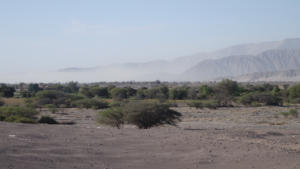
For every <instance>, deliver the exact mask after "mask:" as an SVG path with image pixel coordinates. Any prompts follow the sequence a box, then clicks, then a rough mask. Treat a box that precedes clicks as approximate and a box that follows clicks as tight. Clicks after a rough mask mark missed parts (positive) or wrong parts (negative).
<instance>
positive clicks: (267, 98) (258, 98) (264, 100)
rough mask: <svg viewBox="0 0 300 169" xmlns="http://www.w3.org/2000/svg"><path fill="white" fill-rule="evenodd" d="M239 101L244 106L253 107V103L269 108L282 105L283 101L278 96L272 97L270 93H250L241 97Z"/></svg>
mask: <svg viewBox="0 0 300 169" xmlns="http://www.w3.org/2000/svg"><path fill="white" fill-rule="evenodd" d="M238 101H239V102H240V103H241V104H244V105H253V102H255V103H256V104H255V105H257V103H260V104H262V105H267V106H279V105H282V99H281V98H280V97H278V96H275V95H272V94H271V93H269V92H263V93H257V92H256V93H248V94H246V95H243V96H241V97H239V99H238Z"/></svg>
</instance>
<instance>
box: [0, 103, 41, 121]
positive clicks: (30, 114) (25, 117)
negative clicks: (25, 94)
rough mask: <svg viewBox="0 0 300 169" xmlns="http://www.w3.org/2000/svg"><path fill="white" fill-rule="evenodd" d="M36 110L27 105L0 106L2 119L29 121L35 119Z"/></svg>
mask: <svg viewBox="0 0 300 169" xmlns="http://www.w3.org/2000/svg"><path fill="white" fill-rule="evenodd" d="M37 114H38V112H37V111H36V110H35V109H32V108H29V107H20V106H4V107H0V116H1V119H2V121H8V122H22V123H29V122H30V123H31V122H34V121H35V119H36V115H37Z"/></svg>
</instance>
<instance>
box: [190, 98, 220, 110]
mask: <svg viewBox="0 0 300 169" xmlns="http://www.w3.org/2000/svg"><path fill="white" fill-rule="evenodd" d="M187 105H188V106H190V107H196V108H197V109H202V108H209V109H216V108H217V107H218V106H219V104H218V102H217V101H216V100H194V101H190V102H187Z"/></svg>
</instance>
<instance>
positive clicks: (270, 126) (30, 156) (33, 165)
mask: <svg viewBox="0 0 300 169" xmlns="http://www.w3.org/2000/svg"><path fill="white" fill-rule="evenodd" d="M294 108H296V109H298V110H299V111H300V109H299V108H297V107H294ZM174 109H176V110H178V111H180V112H181V113H183V115H184V118H183V121H182V122H181V123H180V124H179V125H178V126H177V127H172V126H165V127H156V128H152V129H147V130H139V129H136V128H135V127H134V126H125V127H124V128H122V129H120V130H119V129H115V128H110V127H106V126H101V125H99V124H97V123H96V114H97V111H95V110H80V109H64V110H60V111H59V112H58V113H56V114H51V113H49V112H47V111H44V112H43V114H50V115H51V116H53V117H55V118H56V119H57V120H59V121H61V122H75V124H74V125H46V124H15V123H5V122H0V168H1V169H46V168H47V169H48V168H50V169H51V168H58V169H69V168H74V169H90V168H93V169H124V168H126V169H160V168H161V169H195V168H199V169H300V118H285V117H282V116H281V115H280V112H282V111H288V110H289V109H291V108H290V107H260V108H220V109H217V110H209V109H202V110H201V109H194V108H188V107H180V108H174Z"/></svg>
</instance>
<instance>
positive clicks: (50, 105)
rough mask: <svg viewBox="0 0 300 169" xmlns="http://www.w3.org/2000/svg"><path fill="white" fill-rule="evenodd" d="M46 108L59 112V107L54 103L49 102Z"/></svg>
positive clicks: (52, 111)
mask: <svg viewBox="0 0 300 169" xmlns="http://www.w3.org/2000/svg"><path fill="white" fill-rule="evenodd" d="M45 107H46V108H48V110H49V111H50V112H51V113H56V112H58V109H57V107H56V106H55V105H53V104H47V105H45Z"/></svg>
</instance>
